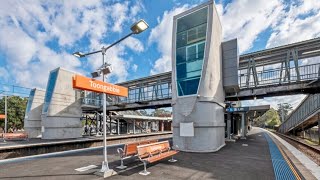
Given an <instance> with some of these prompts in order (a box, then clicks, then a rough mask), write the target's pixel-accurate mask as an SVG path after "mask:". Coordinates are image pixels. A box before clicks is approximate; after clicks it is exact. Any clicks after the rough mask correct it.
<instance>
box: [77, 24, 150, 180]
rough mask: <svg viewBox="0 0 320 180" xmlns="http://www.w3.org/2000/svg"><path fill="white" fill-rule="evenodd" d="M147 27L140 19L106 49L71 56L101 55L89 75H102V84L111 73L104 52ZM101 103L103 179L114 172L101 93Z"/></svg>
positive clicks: (104, 95)
mask: <svg viewBox="0 0 320 180" xmlns="http://www.w3.org/2000/svg"><path fill="white" fill-rule="evenodd" d="M148 27H149V25H148V24H147V23H146V22H145V21H144V20H143V19H141V20H139V21H138V22H136V23H134V24H133V25H132V26H131V28H130V29H131V32H130V33H129V34H128V35H126V36H124V37H123V38H121V39H119V40H118V41H116V42H114V43H112V44H111V45H109V46H108V47H102V48H101V50H98V51H93V52H89V53H81V52H79V51H78V52H75V53H73V55H74V56H76V57H78V58H82V57H86V56H88V55H91V54H96V53H102V66H101V67H100V68H98V69H97V71H95V72H93V73H91V75H92V77H93V78H95V77H98V76H99V75H101V74H102V81H103V82H104V76H105V75H106V74H108V73H111V71H112V68H111V64H108V63H105V62H104V56H105V54H106V51H107V50H108V49H110V48H111V47H112V46H114V45H116V44H118V43H119V42H121V41H123V40H124V39H126V38H128V37H129V36H131V35H132V34H139V33H141V32H143V31H145V30H146V29H147V28H148ZM102 101H103V157H104V160H103V161H102V167H101V170H100V173H102V175H103V177H108V176H112V175H113V174H114V171H113V170H112V169H109V165H108V159H107V128H106V124H107V118H106V115H107V104H106V93H103V98H102Z"/></svg>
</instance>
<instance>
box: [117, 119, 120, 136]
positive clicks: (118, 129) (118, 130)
mask: <svg viewBox="0 0 320 180" xmlns="http://www.w3.org/2000/svg"><path fill="white" fill-rule="evenodd" d="M117 133H118V135H120V124H119V119H117Z"/></svg>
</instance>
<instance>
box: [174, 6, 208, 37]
mask: <svg viewBox="0 0 320 180" xmlns="http://www.w3.org/2000/svg"><path fill="white" fill-rule="evenodd" d="M207 15H208V8H203V9H201V10H199V11H196V12H194V13H192V14H189V15H187V16H184V17H182V18H180V19H178V23H177V32H178V33H179V32H182V31H186V30H188V29H191V28H193V27H196V26H199V25H201V24H204V23H206V22H207Z"/></svg>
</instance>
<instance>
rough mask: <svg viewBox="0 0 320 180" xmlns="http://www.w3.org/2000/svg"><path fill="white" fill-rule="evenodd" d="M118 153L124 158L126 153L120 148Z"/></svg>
mask: <svg viewBox="0 0 320 180" xmlns="http://www.w3.org/2000/svg"><path fill="white" fill-rule="evenodd" d="M117 152H118V154H119V156H120V157H123V154H124V151H123V149H122V148H118V149H117Z"/></svg>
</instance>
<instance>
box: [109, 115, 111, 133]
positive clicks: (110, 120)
mask: <svg viewBox="0 0 320 180" xmlns="http://www.w3.org/2000/svg"><path fill="white" fill-rule="evenodd" d="M109 117H110V118H109V121H110V123H109V125H110V135H112V124H111V115H110V116H109Z"/></svg>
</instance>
